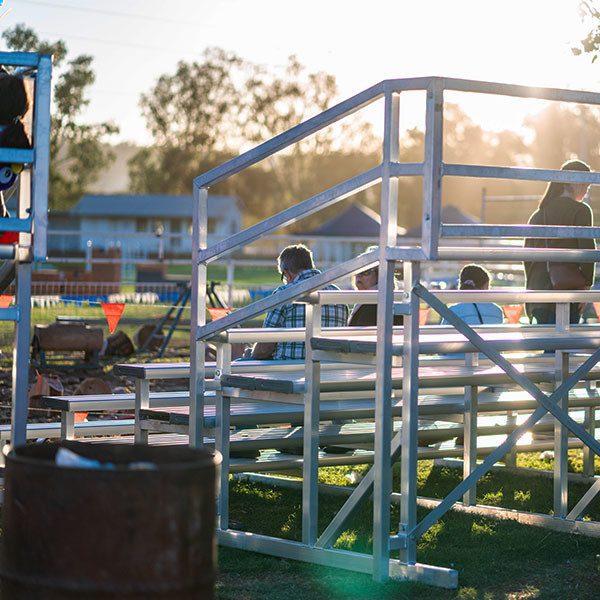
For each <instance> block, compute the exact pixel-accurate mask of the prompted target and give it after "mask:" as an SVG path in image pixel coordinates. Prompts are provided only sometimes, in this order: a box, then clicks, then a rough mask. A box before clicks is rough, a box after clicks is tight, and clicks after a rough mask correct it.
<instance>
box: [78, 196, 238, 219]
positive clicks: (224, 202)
mask: <svg viewBox="0 0 600 600" xmlns="http://www.w3.org/2000/svg"><path fill="white" fill-rule="evenodd" d="M238 209H239V207H238V199H237V198H236V197H235V196H214V195H213V196H209V197H208V216H209V217H215V216H220V215H223V214H226V213H228V212H229V211H232V210H238ZM71 214H72V215H77V216H81V217H142V218H163V219H164V218H191V217H192V196H170V195H164V194H140V195H133V194H88V195H86V196H83V197H82V198H81V200H80V201H79V202H78V203H77V204H76V205H75V206H74V207H73V208H72V209H71Z"/></svg>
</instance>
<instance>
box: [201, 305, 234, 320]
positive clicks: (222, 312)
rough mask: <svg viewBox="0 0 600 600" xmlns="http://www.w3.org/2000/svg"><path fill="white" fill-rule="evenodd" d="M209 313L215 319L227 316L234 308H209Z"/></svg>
mask: <svg viewBox="0 0 600 600" xmlns="http://www.w3.org/2000/svg"><path fill="white" fill-rule="evenodd" d="M206 310H207V311H208V314H209V315H210V318H211V319H212V320H213V321H216V320H218V319H222V318H223V317H226V316H227V315H228V314H229V313H230V312H231V311H232V310H233V308H207V309H206Z"/></svg>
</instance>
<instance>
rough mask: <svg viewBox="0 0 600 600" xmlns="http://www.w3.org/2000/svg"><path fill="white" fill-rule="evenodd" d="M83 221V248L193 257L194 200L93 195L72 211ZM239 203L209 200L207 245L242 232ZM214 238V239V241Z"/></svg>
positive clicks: (220, 198) (223, 198) (219, 198)
mask: <svg viewBox="0 0 600 600" xmlns="http://www.w3.org/2000/svg"><path fill="white" fill-rule="evenodd" d="M70 216H71V217H73V218H75V219H77V220H78V221H79V231H80V235H79V248H80V249H81V250H85V248H86V246H87V245H88V241H90V242H91V244H92V245H93V247H94V248H109V247H112V246H115V245H119V246H120V247H121V248H122V251H123V255H124V256H125V255H129V256H140V257H142V256H147V255H148V254H154V255H156V254H157V253H160V252H163V253H164V254H166V255H173V254H189V253H190V252H191V248H192V246H191V225H192V196H169V195H162V194H143V195H131V194H110V195H101V194H89V195H86V196H83V197H82V198H81V200H80V201H79V202H78V203H77V204H76V205H75V206H74V207H73V209H72V210H71V211H70ZM241 226H242V217H241V212H240V202H239V200H238V199H237V198H236V197H234V196H215V195H212V196H209V201H208V233H209V243H211V242H212V241H214V240H216V239H220V238H222V237H224V236H228V235H231V234H233V233H237V232H238V231H240V229H241ZM210 238H212V239H210Z"/></svg>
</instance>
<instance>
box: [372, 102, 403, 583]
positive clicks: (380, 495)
mask: <svg viewBox="0 0 600 600" xmlns="http://www.w3.org/2000/svg"><path fill="white" fill-rule="evenodd" d="M399 129H400V95H399V94H397V93H387V94H386V95H385V124H384V139H383V163H382V164H383V169H382V179H381V228H380V233H379V292H378V295H377V340H378V342H379V343H378V346H377V354H376V357H375V365H376V367H375V368H376V376H377V382H376V384H375V457H374V464H373V473H374V488H373V578H374V579H375V580H376V581H385V580H386V579H387V578H388V577H389V564H390V562H389V559H390V541H389V538H390V494H391V491H392V483H391V478H392V464H391V455H390V453H391V433H392V407H391V398H392V370H391V369H392V327H393V303H394V264H395V263H394V262H393V261H392V262H388V261H387V259H386V247H388V246H395V245H396V244H397V237H398V180H397V178H396V177H392V176H391V175H390V163H391V162H393V161H396V160H397V159H398V153H399Z"/></svg>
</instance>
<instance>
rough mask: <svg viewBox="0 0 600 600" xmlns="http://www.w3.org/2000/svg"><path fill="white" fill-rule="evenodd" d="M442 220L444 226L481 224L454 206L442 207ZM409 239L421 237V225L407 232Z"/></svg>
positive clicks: (475, 218)
mask: <svg viewBox="0 0 600 600" xmlns="http://www.w3.org/2000/svg"><path fill="white" fill-rule="evenodd" d="M440 220H441V222H442V223H444V224H448V225H458V224H460V223H467V224H469V225H474V224H476V223H481V221H480V220H479V219H478V218H477V217H474V216H473V215H470V214H469V213H466V212H463V211H462V210H460V209H459V208H458V207H456V206H454V205H453V204H449V205H447V206H443V207H442V212H441V215H440ZM406 237H407V238H418V237H421V225H417V226H416V227H413V228H412V229H409V230H408V231H407V232H406Z"/></svg>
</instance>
